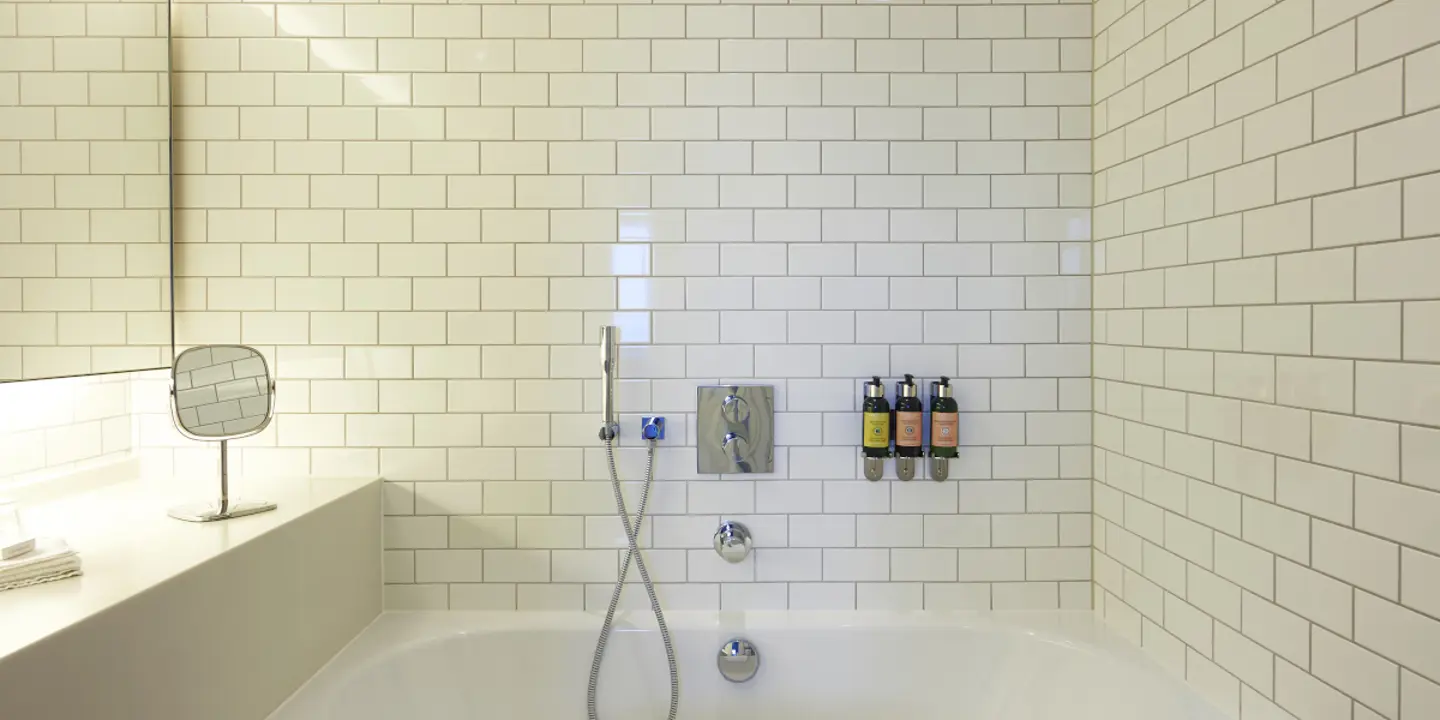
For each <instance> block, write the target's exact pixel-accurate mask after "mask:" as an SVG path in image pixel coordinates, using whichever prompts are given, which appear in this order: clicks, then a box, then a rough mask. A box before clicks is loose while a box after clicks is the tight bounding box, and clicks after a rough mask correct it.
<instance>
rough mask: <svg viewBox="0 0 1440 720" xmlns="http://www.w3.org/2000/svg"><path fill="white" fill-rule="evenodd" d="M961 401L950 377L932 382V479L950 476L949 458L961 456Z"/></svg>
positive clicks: (938, 479) (942, 377)
mask: <svg viewBox="0 0 1440 720" xmlns="http://www.w3.org/2000/svg"><path fill="white" fill-rule="evenodd" d="M959 445H960V404H959V403H957V402H955V396H954V391H953V389H952V388H951V387H950V378H948V377H944V376H941V377H940V380H939V382H932V383H930V479H931V480H935V481H940V480H944V479H946V478H948V477H950V459H951V458H956V457H959V456H960V451H959V447H958V446H959Z"/></svg>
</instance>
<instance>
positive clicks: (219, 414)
mask: <svg viewBox="0 0 1440 720" xmlns="http://www.w3.org/2000/svg"><path fill="white" fill-rule="evenodd" d="M170 411H171V418H172V419H173V420H174V421H175V427H177V428H179V429H180V434H181V435H184V436H185V437H188V438H190V439H192V440H219V441H220V497H219V498H217V499H215V500H212V501H207V502H199V503H190V504H187V505H180V506H177V507H173V508H170V517H173V518H175V519H177V520H185V521H188V522H213V521H215V520H228V519H230V518H236V517H243V516H245V515H254V514H256V513H262V512H266V511H269V510H274V509H275V503H273V502H266V501H264V500H240V499H238V498H232V497H230V441H231V440H238V439H240V438H247V437H250V436H251V435H255V434H257V433H259V432H260V431H262V430H264V429H265V427H266V426H268V425H269V424H270V420H271V418H273V417H274V416H275V382H274V381H273V380H271V379H270V367H269V365H267V364H266V363H265V357H264V356H263V355H261V354H260V353H259V352H258V351H256V350H255V348H251V347H245V346H243V345H201V346H199V347H193V348H190V349H189V350H186V351H185V352H183V353H180V357H177V358H175V366H174V367H173V368H172V369H171V371H170Z"/></svg>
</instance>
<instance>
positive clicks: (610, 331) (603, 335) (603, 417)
mask: <svg viewBox="0 0 1440 720" xmlns="http://www.w3.org/2000/svg"><path fill="white" fill-rule="evenodd" d="M619 378H620V328H619V327H617V326H615V325H602V326H601V327H600V439H601V440H611V439H614V438H615V436H616V435H619V434H620V421H619V413H618V412H617V411H616V409H615V408H616V402H615V383H616V382H617V381H618V380H619Z"/></svg>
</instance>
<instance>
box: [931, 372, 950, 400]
mask: <svg viewBox="0 0 1440 720" xmlns="http://www.w3.org/2000/svg"><path fill="white" fill-rule="evenodd" d="M953 394H954V389H953V388H951V387H950V378H948V377H945V376H944V375H941V376H940V380H939V381H938V382H937V381H931V383H930V397H942V398H948V397H950V396H951V395H953Z"/></svg>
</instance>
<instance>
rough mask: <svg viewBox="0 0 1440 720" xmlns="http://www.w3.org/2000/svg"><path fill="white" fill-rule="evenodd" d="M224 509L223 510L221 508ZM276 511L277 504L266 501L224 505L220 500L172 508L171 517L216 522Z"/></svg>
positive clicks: (235, 502) (190, 520)
mask: <svg viewBox="0 0 1440 720" xmlns="http://www.w3.org/2000/svg"><path fill="white" fill-rule="evenodd" d="M222 507H223V508H224V509H223V510H222V509H221V508H222ZM274 509H275V503H273V502H269V501H266V500H232V501H230V502H228V503H224V502H222V501H220V500H211V501H210V502H200V503H187V504H185V505H176V506H175V507H172V508H170V511H169V512H170V517H172V518H175V519H176V520H184V521H186V522H215V521H216V520H229V519H230V518H237V517H245V516H246V515H256V514H259V513H263V512H269V511H271V510H274Z"/></svg>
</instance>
